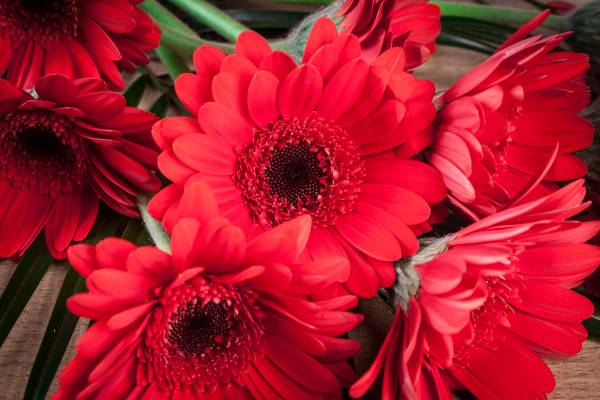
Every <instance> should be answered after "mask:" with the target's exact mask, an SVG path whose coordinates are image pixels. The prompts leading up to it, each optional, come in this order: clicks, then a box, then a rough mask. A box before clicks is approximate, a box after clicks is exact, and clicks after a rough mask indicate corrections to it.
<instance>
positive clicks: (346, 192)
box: [233, 114, 365, 227]
mask: <svg viewBox="0 0 600 400" xmlns="http://www.w3.org/2000/svg"><path fill="white" fill-rule="evenodd" d="M364 177H365V168H364V163H363V161H362V160H361V159H360V155H359V153H358V148H357V147H356V146H355V145H354V144H353V143H352V141H351V140H350V139H349V137H348V134H347V133H346V131H345V130H343V129H342V128H340V127H339V126H337V125H336V124H335V123H334V122H333V121H328V120H326V119H324V118H319V117H318V116H316V115H314V114H312V115H310V116H308V117H307V118H305V119H300V118H282V119H280V120H278V121H274V122H272V123H271V124H270V125H269V126H268V127H267V128H265V129H261V130H256V131H255V133H254V138H253V141H252V143H251V144H249V145H248V146H247V147H246V148H245V149H243V151H241V152H240V155H239V160H238V168H237V171H236V174H235V175H234V177H233V179H234V181H235V183H236V185H237V187H238V188H240V190H241V191H242V195H243V198H244V200H245V202H246V204H247V205H248V207H249V209H250V213H251V215H252V218H253V220H254V221H255V223H256V224H258V225H261V226H264V227H273V226H276V225H278V224H280V223H282V222H285V221H287V220H290V219H292V218H294V217H297V216H299V215H302V214H311V215H312V216H313V223H315V224H316V225H317V226H329V225H332V224H333V223H334V222H335V219H336V217H337V216H338V215H341V214H345V213H347V212H349V211H351V210H352V209H353V207H354V201H355V199H356V197H357V195H358V193H359V190H360V184H361V183H362V182H363V180H364Z"/></svg>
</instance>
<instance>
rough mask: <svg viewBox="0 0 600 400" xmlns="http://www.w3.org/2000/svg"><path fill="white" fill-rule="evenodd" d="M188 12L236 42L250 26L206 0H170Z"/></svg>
mask: <svg viewBox="0 0 600 400" xmlns="http://www.w3.org/2000/svg"><path fill="white" fill-rule="evenodd" d="M168 1H169V2H170V3H172V4H174V5H175V6H177V7H178V8H180V9H181V10H183V11H185V12H187V13H188V14H189V15H190V16H191V17H193V18H194V19H195V20H196V21H197V22H199V23H201V24H204V25H206V26H208V27H209V28H211V29H213V30H214V31H215V32H217V33H218V34H219V35H221V36H223V37H224V38H225V39H227V40H229V41H230V42H235V41H236V40H237V37H238V36H239V35H240V33H242V32H244V31H247V30H248V28H247V27H246V26H244V25H242V24H240V23H239V22H238V21H236V20H235V19H233V18H231V17H230V16H229V15H227V13H225V12H224V11H222V10H220V9H219V8H217V7H215V6H214V5H212V4H210V3H209V2H207V1H205V0H168Z"/></svg>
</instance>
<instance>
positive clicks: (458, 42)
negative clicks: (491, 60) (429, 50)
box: [437, 32, 496, 54]
mask: <svg viewBox="0 0 600 400" xmlns="http://www.w3.org/2000/svg"><path fill="white" fill-rule="evenodd" d="M437 43H438V44H442V45H448V46H454V47H460V48H463V49H468V50H474V51H478V52H480V53H485V54H493V53H494V51H495V50H496V49H495V48H494V47H491V46H489V45H486V44H483V43H481V42H478V41H476V40H473V39H469V38H465V37H462V36H458V35H455V34H452V33H448V32H442V33H441V34H440V35H439V36H438V38H437Z"/></svg>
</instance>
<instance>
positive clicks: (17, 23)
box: [0, 0, 79, 46]
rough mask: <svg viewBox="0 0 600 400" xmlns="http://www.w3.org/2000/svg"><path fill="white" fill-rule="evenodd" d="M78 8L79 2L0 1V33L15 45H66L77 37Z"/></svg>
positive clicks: (62, 0)
mask: <svg viewBox="0 0 600 400" xmlns="http://www.w3.org/2000/svg"><path fill="white" fill-rule="evenodd" d="M78 6H79V1H78V0H0V32H2V35H3V36H4V37H9V38H11V39H12V40H13V41H15V42H16V43H17V44H18V43H19V42H21V41H30V40H33V41H36V42H38V43H39V44H41V45H42V46H47V45H48V44H50V43H52V42H55V41H60V42H66V41H67V40H68V39H70V38H73V37H75V36H76V35H77V26H78V17H79V7H78ZM1 17H4V18H5V19H6V20H5V21H2V18H1Z"/></svg>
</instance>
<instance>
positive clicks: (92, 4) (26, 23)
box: [0, 0, 160, 90]
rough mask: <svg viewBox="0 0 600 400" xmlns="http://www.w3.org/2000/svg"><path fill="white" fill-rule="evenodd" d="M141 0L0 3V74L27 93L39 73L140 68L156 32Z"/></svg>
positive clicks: (115, 73)
mask: <svg viewBox="0 0 600 400" xmlns="http://www.w3.org/2000/svg"><path fill="white" fill-rule="evenodd" d="M140 2H141V0H111V1H102V0H0V76H1V75H2V74H3V73H4V72H6V76H5V77H6V79H8V80H9V81H10V82H12V83H14V84H15V85H17V86H18V87H22V88H25V89H30V88H32V87H33V85H34V84H35V82H36V81H37V80H38V79H39V78H40V77H41V76H43V75H48V74H55V73H59V74H64V75H67V76H69V77H72V78H102V79H104V80H106V81H107V82H108V83H109V85H110V86H111V88H113V89H118V90H121V89H123V78H122V77H121V74H120V73H119V69H124V70H127V71H135V68H136V65H140V64H146V63H147V62H148V61H149V59H148V56H146V54H144V52H145V51H149V50H152V49H154V48H156V47H157V46H158V43H159V39H160V31H159V29H158V27H157V26H156V25H155V24H154V22H153V21H152V20H151V19H150V17H149V16H148V15H146V13H144V12H143V11H141V10H140V9H139V8H138V6H137V4H139V3H140Z"/></svg>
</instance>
